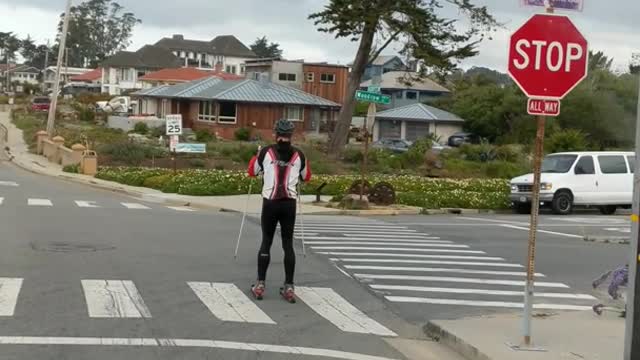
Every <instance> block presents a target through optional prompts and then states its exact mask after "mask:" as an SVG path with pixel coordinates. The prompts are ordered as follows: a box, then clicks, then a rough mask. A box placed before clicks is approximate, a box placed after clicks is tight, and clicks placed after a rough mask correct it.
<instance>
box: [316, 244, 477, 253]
mask: <svg viewBox="0 0 640 360" xmlns="http://www.w3.org/2000/svg"><path fill="white" fill-rule="evenodd" d="M311 248H312V249H317V250H373V251H412V252H413V251H417V252H433V253H458V254H486V253H485V252H484V251H480V250H450V249H411V248H392V247H360V246H312V247H311Z"/></svg>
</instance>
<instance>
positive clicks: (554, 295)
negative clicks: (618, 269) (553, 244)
mask: <svg viewBox="0 0 640 360" xmlns="http://www.w3.org/2000/svg"><path fill="white" fill-rule="evenodd" d="M369 287H371V288H372V289H375V290H396V291H419V292H433V293H449V294H474V295H495V296H524V292H523V291H508V290H484V289H459V288H439V287H423V286H401V285H378V284H372V285H369ZM534 296H535V297H536V298H552V299H573V300H597V299H596V298H595V297H593V296H591V295H588V294H569V293H543V292H536V293H535V294H534Z"/></svg>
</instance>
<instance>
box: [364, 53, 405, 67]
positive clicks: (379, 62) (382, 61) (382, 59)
mask: <svg viewBox="0 0 640 360" xmlns="http://www.w3.org/2000/svg"><path fill="white" fill-rule="evenodd" d="M395 58H398V59H399V60H400V61H402V59H400V57H398V56H397V55H380V56H378V57H377V58H376V59H375V60H373V62H372V63H371V65H376V66H383V65H386V64H387V63H388V62H390V61H392V60H393V59H395Z"/></svg>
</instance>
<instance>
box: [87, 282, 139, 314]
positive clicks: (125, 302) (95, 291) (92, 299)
mask: <svg viewBox="0 0 640 360" xmlns="http://www.w3.org/2000/svg"><path fill="white" fill-rule="evenodd" d="M82 288H83V289H84V295H85V298H86V300H87V308H88V310H89V316H90V317H92V318H150V317H151V312H150V311H149V309H148V308H147V305H145V303H144V301H143V300H142V296H141V295H140V293H139V292H138V289H137V288H136V286H135V284H134V283H133V281H128V280H125V281H122V280H82Z"/></svg>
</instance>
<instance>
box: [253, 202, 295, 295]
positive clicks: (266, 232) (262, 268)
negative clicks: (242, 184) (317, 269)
mask: <svg viewBox="0 0 640 360" xmlns="http://www.w3.org/2000/svg"><path fill="white" fill-rule="evenodd" d="M278 223H280V231H281V234H282V249H283V250H284V273H285V283H286V284H293V274H294V272H295V268H296V253H295V252H294V250H293V229H294V226H295V224H296V201H295V200H294V199H285V200H266V199H265V200H264V202H263V204H262V245H261V246H260V252H259V253H258V280H260V281H265V280H266V278H267V269H268V268H269V263H270V262H271V245H272V244H273V237H274V235H275V233H276V227H277V226H278Z"/></svg>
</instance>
